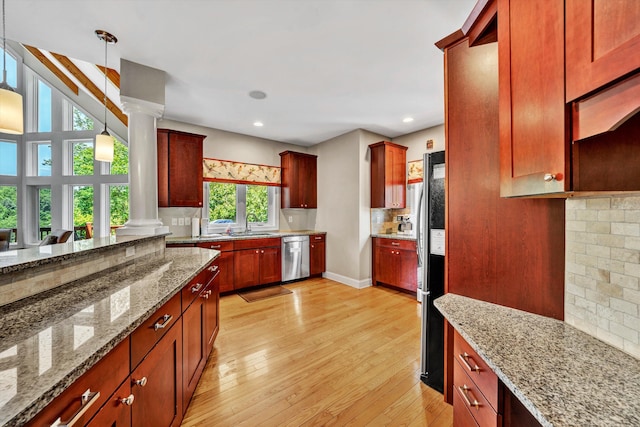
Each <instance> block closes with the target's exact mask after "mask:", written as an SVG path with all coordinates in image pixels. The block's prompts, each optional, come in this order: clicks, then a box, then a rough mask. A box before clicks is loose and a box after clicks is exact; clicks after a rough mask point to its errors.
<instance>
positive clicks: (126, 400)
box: [120, 394, 135, 406]
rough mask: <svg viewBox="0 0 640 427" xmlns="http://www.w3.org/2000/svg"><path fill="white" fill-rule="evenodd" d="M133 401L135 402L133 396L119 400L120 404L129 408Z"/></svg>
mask: <svg viewBox="0 0 640 427" xmlns="http://www.w3.org/2000/svg"><path fill="white" fill-rule="evenodd" d="M134 400H135V396H134V395H133V394H130V395H129V396H128V397H124V398H122V399H120V403H124V404H125V405H127V406H131V405H133V401H134Z"/></svg>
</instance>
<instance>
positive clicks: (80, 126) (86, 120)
mask: <svg viewBox="0 0 640 427" xmlns="http://www.w3.org/2000/svg"><path fill="white" fill-rule="evenodd" d="M71 108H72V111H73V126H72V130H93V120H92V119H91V118H90V117H89V116H87V115H86V114H85V113H83V112H82V111H80V110H79V109H77V108H76V107H75V105H73V106H71Z"/></svg>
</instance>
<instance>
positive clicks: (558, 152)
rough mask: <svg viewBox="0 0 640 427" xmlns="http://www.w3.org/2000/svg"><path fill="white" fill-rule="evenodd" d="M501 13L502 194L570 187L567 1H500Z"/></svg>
mask: <svg viewBox="0 0 640 427" xmlns="http://www.w3.org/2000/svg"><path fill="white" fill-rule="evenodd" d="M498 16H499V17H500V19H498V40H499V42H498V50H499V68H500V70H499V76H500V77H499V88H500V89H499V91H500V115H499V123H500V150H501V161H500V168H501V179H500V184H501V185H500V194H501V196H503V197H511V196H527V195H536V194H550V193H563V192H565V191H569V190H571V176H570V164H571V159H570V152H569V147H570V146H569V143H568V134H567V132H566V129H567V126H568V123H569V121H568V114H567V109H566V106H565V102H564V4H563V2H562V1H556V0H545V1H535V2H523V1H515V0H498ZM503 16H504V17H505V19H503V18H502V17H503Z"/></svg>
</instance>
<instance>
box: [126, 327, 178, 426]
mask: <svg viewBox="0 0 640 427" xmlns="http://www.w3.org/2000/svg"><path fill="white" fill-rule="evenodd" d="M131 382H132V387H131V388H132V394H133V395H134V396H135V402H134V404H133V405H131V424H132V425H133V426H172V427H173V426H179V425H180V422H181V421H182V415H183V407H182V402H183V400H182V317H180V318H179V319H177V321H176V322H175V323H174V324H173V326H171V328H170V329H169V330H168V331H167V333H166V334H165V335H164V336H163V337H162V339H160V341H158V344H156V346H155V347H154V349H153V350H152V351H150V352H149V354H148V355H147V356H146V357H145V358H144V360H143V361H142V362H141V363H140V365H138V367H137V368H136V369H135V370H134V371H133V372H132V373H131Z"/></svg>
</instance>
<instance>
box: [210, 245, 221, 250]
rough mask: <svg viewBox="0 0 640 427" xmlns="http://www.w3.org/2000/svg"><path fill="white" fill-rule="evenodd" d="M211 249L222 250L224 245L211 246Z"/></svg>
mask: <svg viewBox="0 0 640 427" xmlns="http://www.w3.org/2000/svg"><path fill="white" fill-rule="evenodd" d="M209 247H210V248H211V249H220V248H221V247H222V245H211V246H209Z"/></svg>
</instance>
